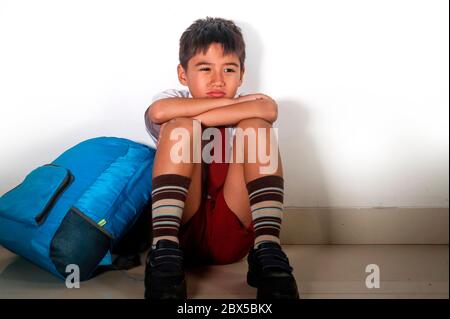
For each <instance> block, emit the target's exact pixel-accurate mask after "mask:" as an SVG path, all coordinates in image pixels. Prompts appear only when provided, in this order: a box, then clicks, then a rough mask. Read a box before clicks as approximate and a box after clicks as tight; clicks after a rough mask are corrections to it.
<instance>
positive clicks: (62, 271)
mask: <svg viewBox="0 0 450 319" xmlns="http://www.w3.org/2000/svg"><path fill="white" fill-rule="evenodd" d="M154 156H155V150H154V149H152V148H149V147H147V146H145V145H142V144H139V143H136V142H133V141H130V140H127V139H122V138H115V137H99V138H94V139H90V140H87V141H84V142H82V143H80V144H78V145H76V146H74V147H72V148H71V149H69V150H67V151H66V152H64V153H63V154H62V155H61V156H59V157H58V158H57V159H56V160H54V161H53V162H52V163H51V164H48V165H44V166H41V167H38V168H37V169H35V170H33V171H32V172H31V173H30V174H29V175H28V176H27V177H26V178H25V180H24V181H23V182H22V183H21V184H20V185H18V186H17V187H15V188H14V189H12V190H11V191H9V192H7V193H6V194H4V195H3V196H2V197H1V198H0V244H1V245H3V246H4V247H6V248H7V249H9V250H11V251H12V252H14V253H16V254H18V255H20V256H23V257H25V258H26V259H28V260H30V261H31V262H33V263H35V264H36V265H38V266H40V267H42V268H44V269H46V270H48V271H50V272H52V273H53V274H55V275H56V276H58V277H60V278H63V279H64V278H66V277H67V276H68V275H69V272H68V270H67V269H68V268H67V266H68V265H71V264H75V265H77V266H78V267H79V274H80V280H87V279H89V278H91V277H92V276H94V275H95V274H96V273H98V272H99V271H100V272H101V269H102V267H103V270H105V269H114V264H113V262H112V253H113V250H114V249H115V247H119V246H121V244H122V250H123V246H124V245H123V239H124V238H125V237H126V236H124V235H125V234H126V233H127V232H129V231H130V230H131V229H132V227H136V226H138V227H141V229H148V230H150V221H149V220H150V218H146V219H147V220H146V222H145V223H144V225H135V222H136V220H137V219H138V218H139V217H140V216H142V215H144V214H143V212H144V211H145V210H146V209H147V210H148V204H149V202H151V189H152V169H153V160H154ZM138 237H141V238H140V240H141V241H142V240H144V241H146V242H147V241H148V239H149V238H148V237H146V238H143V237H145V236H144V235H142V236H138ZM137 243H138V241H136V240H135V244H136V245H137ZM137 248H138V247H136V249H137ZM135 252H137V250H135ZM116 268H117V267H116Z"/></svg>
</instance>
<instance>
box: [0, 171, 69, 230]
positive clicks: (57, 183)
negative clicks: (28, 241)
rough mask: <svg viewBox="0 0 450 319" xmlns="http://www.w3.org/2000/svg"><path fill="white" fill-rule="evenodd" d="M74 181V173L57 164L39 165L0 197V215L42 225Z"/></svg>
mask: <svg viewBox="0 0 450 319" xmlns="http://www.w3.org/2000/svg"><path fill="white" fill-rule="evenodd" d="M72 180H73V176H72V174H71V173H70V171H69V170H68V169H66V168H64V167H60V166H56V165H54V164H49V165H44V166H41V167H38V168H36V169H35V170H33V171H32V172H31V173H30V174H28V175H27V177H26V178H25V180H24V181H23V182H22V183H21V184H19V185H18V186H17V187H15V188H13V189H12V190H10V191H9V192H7V193H6V194H4V195H3V196H2V197H1V198H0V216H1V217H4V218H7V219H10V220H13V221H16V222H20V223H24V224H28V225H33V226H39V225H40V224H42V223H43V222H44V221H45V219H46V217H47V216H48V214H49V212H50V211H51V209H52V207H53V206H54V204H55V202H56V201H57V200H58V198H59V197H60V196H61V194H62V193H63V192H64V191H65V190H66V189H67V187H68V186H69V185H70V183H71V182H72Z"/></svg>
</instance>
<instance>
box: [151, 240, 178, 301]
mask: <svg viewBox="0 0 450 319" xmlns="http://www.w3.org/2000/svg"><path fill="white" fill-rule="evenodd" d="M145 299H186V279H185V276H184V269H183V253H182V251H181V250H180V248H179V246H178V244H177V243H176V242H173V241H171V240H167V239H161V240H159V241H158V242H157V243H156V248H151V249H150V251H149V253H148V255H147V262H146V265H145Z"/></svg>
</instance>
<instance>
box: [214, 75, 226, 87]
mask: <svg viewBox="0 0 450 319" xmlns="http://www.w3.org/2000/svg"><path fill="white" fill-rule="evenodd" d="M211 84H213V85H223V84H224V82H223V75H222V74H220V73H219V74H217V73H215V74H213V75H212V76H211Z"/></svg>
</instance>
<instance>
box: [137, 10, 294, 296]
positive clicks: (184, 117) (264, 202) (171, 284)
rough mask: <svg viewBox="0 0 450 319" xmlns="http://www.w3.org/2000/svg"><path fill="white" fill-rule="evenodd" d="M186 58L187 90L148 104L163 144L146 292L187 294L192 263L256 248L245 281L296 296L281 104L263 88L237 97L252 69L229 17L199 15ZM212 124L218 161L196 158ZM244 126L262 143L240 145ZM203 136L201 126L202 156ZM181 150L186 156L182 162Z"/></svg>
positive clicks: (156, 170)
mask: <svg viewBox="0 0 450 319" xmlns="http://www.w3.org/2000/svg"><path fill="white" fill-rule="evenodd" d="M179 58H180V64H179V65H178V79H179V81H180V83H181V84H182V85H184V86H187V87H188V89H189V91H187V90H167V91H164V92H162V93H160V94H158V95H157V96H155V98H154V101H153V103H152V104H151V105H150V106H149V108H148V109H147V111H146V112H145V122H146V126H147V130H148V131H149V133H150V136H151V137H152V139H153V141H154V142H155V144H156V145H157V152H156V155H155V160H154V167H153V180H152V182H153V191H152V225H153V243H152V248H151V249H150V251H149V253H148V256H147V263H146V270H145V297H146V298H151V299H175V298H176V299H186V280H185V274H184V265H185V262H186V263H187V262H189V263H195V264H197V263H203V264H228V263H233V262H236V261H239V260H240V259H242V258H243V257H245V256H246V255H248V257H247V261H248V266H249V270H248V273H247V282H248V284H249V285H251V286H253V287H256V288H257V298H259V299H261V298H289V299H297V298H299V294H298V289H297V285H296V281H295V278H294V276H293V275H292V267H291V266H290V265H289V260H288V258H287V256H286V254H285V253H284V252H283V251H282V248H281V246H280V239H279V238H280V228H281V221H282V213H283V198H284V190H283V189H284V180H283V171H282V165H281V157H280V154H279V151H278V147H276V149H275V152H273V146H274V145H275V143H276V141H274V136H273V130H272V129H271V128H272V123H273V122H274V121H275V120H276V119H277V104H276V103H275V101H274V100H273V99H271V98H270V97H269V96H267V95H264V94H250V95H241V96H237V95H236V92H237V89H238V88H239V87H240V86H241V84H242V80H243V76H244V60H245V43H244V39H243V37H242V33H241V30H240V28H239V27H237V26H236V25H235V24H234V23H233V22H232V21H229V20H224V19H220V18H209V17H208V18H206V19H202V20H197V21H195V22H194V23H193V24H192V25H191V26H190V27H189V28H188V29H187V30H186V31H185V32H184V33H183V35H182V36H181V39H180V51H179ZM210 128H215V129H216V131H217V129H218V130H219V131H218V132H220V134H214V145H213V148H212V150H213V153H214V157H213V160H212V161H209V160H207V161H205V162H204V157H205V156H203V158H202V159H201V160H200V161H198V160H195V159H194V157H195V154H196V152H197V154H198V150H199V148H198V145H199V143H198V139H200V138H199V134H200V133H201V132H205V129H206V130H208V129H210ZM241 129H242V130H243V131H245V132H251V133H253V138H254V141H255V143H256V150H253V149H252V148H251V143H250V142H249V140H250V136H251V135H252V134H249V136H248V140H247V144H244V143H238V140H240V139H239V138H238V136H239V133H240V132H242V131H241ZM199 130H200V132H199ZM180 135H181V137H182V138H181V139H177V138H176V137H177V136H180ZM217 140H219V141H217ZM204 141H205V139H204V134H203V136H202V138H201V142H200V144H201V147H200V150H203V151H204V152H203V155H204V154H205V148H206V147H205V143H203V142H204ZM196 145H197V147H196ZM228 147H229V148H230V149H232V150H230V151H229V152H227V148H228ZM180 148H181V150H182V151H184V153H187V155H186V154H184V155H186V156H187V160H183V161H180V160H174V158H175V157H178V156H179V150H180ZM269 149H270V151H271V152H270V153H271V156H270V161H271V162H272V163H273V162H275V163H276V167H275V169H272V170H271V171H269V172H268V173H267V172H266V173H265V172H264V169H263V168H264V167H265V166H267V165H266V162H267V161H263V160H261V156H259V157H258V156H252V155H255V154H260V153H261V152H262V153H263V154H267V150H269ZM228 150H229V149H228ZM227 153H228V154H229V155H230V156H231V159H230V158H228V157H227ZM186 156H185V157H186ZM255 157H256V159H255ZM238 158H241V159H243V160H240V161H239V160H238Z"/></svg>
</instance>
